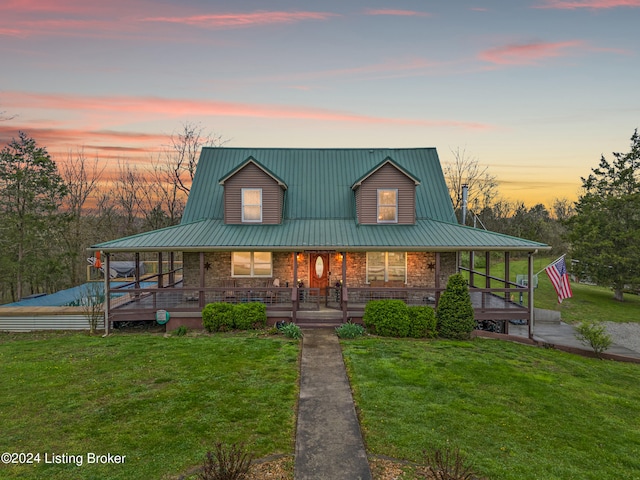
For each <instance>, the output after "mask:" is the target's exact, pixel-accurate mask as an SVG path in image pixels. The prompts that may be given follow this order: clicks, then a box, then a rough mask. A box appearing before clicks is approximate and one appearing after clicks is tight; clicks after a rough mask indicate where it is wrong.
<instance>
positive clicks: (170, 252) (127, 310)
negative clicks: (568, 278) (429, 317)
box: [91, 148, 548, 331]
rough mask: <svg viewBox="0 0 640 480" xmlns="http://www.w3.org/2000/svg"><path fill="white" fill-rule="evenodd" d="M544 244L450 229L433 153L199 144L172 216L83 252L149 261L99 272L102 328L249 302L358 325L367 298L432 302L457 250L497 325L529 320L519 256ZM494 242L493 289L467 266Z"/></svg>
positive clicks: (190, 319) (455, 267) (271, 310)
mask: <svg viewBox="0 0 640 480" xmlns="http://www.w3.org/2000/svg"><path fill="white" fill-rule="evenodd" d="M546 249H548V247H547V246H546V245H544V244H541V243H537V242H532V241H528V240H523V239H520V238H515V237H510V236H507V235H502V234H498V233H494V232H489V231H486V230H481V229H476V228H470V227H466V226H462V225H459V224H458V223H457V221H456V217H455V213H454V211H453V207H452V204H451V200H450V198H449V194H448V190H447V186H446V183H445V179H444V175H443V173H442V169H441V166H440V161H439V159H438V154H437V153H436V150H435V149H434V148H413V149H381V148H372V149H337V148H336V149H329V148H328V149H293V148H292V149H286V148H204V149H203V150H202V153H201V157H200V161H199V163H198V167H197V171H196V175H195V178H194V181H193V185H192V188H191V192H190V195H189V199H188V202H187V205H186V208H185V211H184V215H183V218H182V221H181V223H180V224H179V225H177V226H174V227H168V228H164V229H161V230H156V231H152V232H148V233H144V234H140V235H135V236H132V237H126V238H121V239H117V240H113V241H109V242H105V243H101V244H98V245H94V246H93V247H91V250H95V251H101V252H102V258H103V262H104V264H105V266H106V271H109V270H110V268H109V263H110V262H113V261H114V260H120V261H121V260H123V259H125V258H126V255H125V254H127V255H129V258H131V256H133V257H134V264H135V265H138V264H139V260H140V258H141V257H140V255H141V254H144V255H146V256H147V257H148V256H149V252H153V253H154V257H153V258H154V259H156V260H157V268H155V271H154V272H153V273H152V274H148V275H146V276H144V277H141V274H140V272H139V269H136V275H135V279H134V281H133V282H132V284H131V285H128V286H125V287H122V286H119V287H118V288H114V287H112V285H111V282H110V279H109V275H106V277H107V278H106V289H107V292H108V295H107V302H106V313H107V315H108V318H109V320H110V322H109V324H112V322H117V321H125V320H148V319H151V320H153V319H156V318H158V314H159V313H158V311H160V315H162V318H163V321H164V320H166V319H167V318H169V323H168V324H167V328H168V329H174V328H177V327H178V326H179V325H182V324H186V325H189V326H196V325H201V317H200V312H201V310H202V308H203V307H204V306H205V304H207V303H210V302H215V301H226V302H249V301H258V302H263V303H265V304H266V306H267V312H268V317H269V320H270V322H271V323H273V322H275V321H277V320H283V319H286V320H293V321H297V322H304V321H312V320H314V319H316V320H317V319H319V318H323V319H324V320H325V321H328V320H330V319H334V320H335V321H336V322H341V321H346V320H347V319H352V320H355V321H358V320H359V319H361V317H362V314H363V311H364V306H365V305H366V303H367V302H368V301H369V300H371V299H379V298H399V299H402V300H404V301H405V302H406V303H408V304H415V305H433V306H435V305H436V304H437V302H438V298H439V295H440V293H441V292H442V291H443V290H444V287H445V286H446V282H447V279H448V277H449V276H450V275H451V274H453V273H455V272H458V271H460V270H461V269H463V267H462V262H461V258H462V257H463V256H464V258H465V259H467V258H468V259H469V260H467V261H466V262H467V266H470V267H471V268H466V267H465V268H464V270H468V271H469V273H468V276H469V283H470V286H471V290H472V299H473V302H474V307H475V311H476V319H477V320H492V321H496V320H497V321H499V322H501V325H502V326H501V327H500V328H499V330H502V331H504V330H505V327H506V326H508V322H506V320H518V319H520V320H524V321H528V322H529V325H531V323H532V320H533V308H532V303H533V285H532V284H533V282H532V281H531V279H532V273H531V272H532V266H533V261H532V255H533V254H535V252H537V251H538V250H546ZM496 251H499V252H503V253H504V264H505V268H504V272H500V273H501V274H503V276H502V277H501V278H502V279H501V280H499V282H500V283H499V284H498V286H496V281H498V277H495V276H494V275H495V274H494V272H490V271H484V272H483V275H480V273H479V272H476V271H474V268H473V265H474V258H476V257H475V256H476V255H478V254H480V252H482V254H484V255H485V256H486V260H488V259H489V254H490V253H491V252H496ZM511 252H518V253H519V254H522V255H528V256H529V282H528V285H527V286H523V285H516V284H515V283H513V282H510V281H509V277H510V276H509V258H510V253H511ZM156 254H157V257H156V256H155V255H156ZM180 256H181V262H178V258H180ZM486 263H487V265H488V264H489V263H490V262H486ZM147 270H148V271H149V270H150V269H149V268H147ZM487 270H488V269H487ZM479 279H481V280H479ZM492 279H493V283H492V282H491V280H492ZM165 312H168V314H166V315H165Z"/></svg>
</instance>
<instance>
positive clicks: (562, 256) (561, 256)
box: [534, 253, 567, 277]
mask: <svg viewBox="0 0 640 480" xmlns="http://www.w3.org/2000/svg"><path fill="white" fill-rule="evenodd" d="M566 256H567V254H566V253H565V254H564V255H560V256H559V257H558V258H556V259H555V260H554V261H553V262H551V263H547V264H546V265H545V266H544V268H543V269H542V270H540V271H539V272H538V273H536V274H535V275H534V277H535V276H537V275H540V274H541V273H542V272H544V271H545V270H546V268H547V267H548V266H549V265H553V264H554V263H556V262H557V261H558V260H560V259H561V258H564V257H566Z"/></svg>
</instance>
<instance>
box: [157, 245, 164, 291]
mask: <svg viewBox="0 0 640 480" xmlns="http://www.w3.org/2000/svg"><path fill="white" fill-rule="evenodd" d="M163 287H164V275H162V252H158V288H163Z"/></svg>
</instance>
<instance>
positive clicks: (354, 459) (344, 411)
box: [295, 328, 371, 480]
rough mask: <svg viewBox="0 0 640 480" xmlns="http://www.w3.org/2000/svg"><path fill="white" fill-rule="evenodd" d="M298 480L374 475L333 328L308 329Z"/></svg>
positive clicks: (344, 479) (358, 479) (304, 346)
mask: <svg viewBox="0 0 640 480" xmlns="http://www.w3.org/2000/svg"><path fill="white" fill-rule="evenodd" d="M300 370H301V371H300V400H299V404H298V426H297V431H296V451H295V480H370V479H371V471H370V470H369V463H368V461H367V454H366V451H365V448H364V443H363V441H362V434H361V432H360V425H359V423H358V417H357V415H356V411H355V407H354V404H353V397H352V395H351V388H350V386H349V381H348V379H347V372H346V370H345V367H344V362H343V360H342V350H341V348H340V343H339V341H338V337H337V336H336V334H335V331H334V329H325V328H318V329H305V330H304V337H303V340H302V359H301V366H300Z"/></svg>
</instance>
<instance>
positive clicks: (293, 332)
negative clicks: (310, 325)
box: [280, 322, 302, 340]
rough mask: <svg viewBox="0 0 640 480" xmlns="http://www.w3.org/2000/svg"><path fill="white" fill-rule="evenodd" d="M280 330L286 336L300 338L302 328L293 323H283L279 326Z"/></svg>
mask: <svg viewBox="0 0 640 480" xmlns="http://www.w3.org/2000/svg"><path fill="white" fill-rule="evenodd" d="M280 332H282V334H283V335H284V336H285V337H287V338H293V339H294V340H299V339H301V338H302V330H301V329H300V327H299V326H298V325H296V324H295V323H293V322H292V323H285V324H284V325H282V326H281V327H280Z"/></svg>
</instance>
